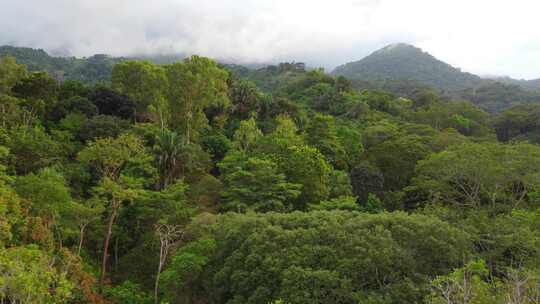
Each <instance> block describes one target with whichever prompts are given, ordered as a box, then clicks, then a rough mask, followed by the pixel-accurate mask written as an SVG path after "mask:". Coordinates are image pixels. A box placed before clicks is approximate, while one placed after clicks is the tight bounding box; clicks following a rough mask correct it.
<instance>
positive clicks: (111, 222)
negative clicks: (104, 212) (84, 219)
mask: <svg viewBox="0 0 540 304" xmlns="http://www.w3.org/2000/svg"><path fill="white" fill-rule="evenodd" d="M117 209H118V207H117V206H116V203H115V202H114V201H113V203H112V211H111V217H110V218H109V224H108V225H107V233H106V234H105V242H104V244H103V258H102V260H101V277H100V279H99V285H100V288H103V284H104V283H105V274H106V271H107V259H108V258H109V243H110V241H111V235H112V227H113V225H114V220H115V217H116V211H117Z"/></svg>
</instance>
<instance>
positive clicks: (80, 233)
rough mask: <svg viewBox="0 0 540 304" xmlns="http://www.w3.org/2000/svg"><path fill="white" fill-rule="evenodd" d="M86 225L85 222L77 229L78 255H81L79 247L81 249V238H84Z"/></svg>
mask: <svg viewBox="0 0 540 304" xmlns="http://www.w3.org/2000/svg"><path fill="white" fill-rule="evenodd" d="M86 225H87V224H84V225H82V226H81V229H80V231H79V247H78V248H77V254H78V255H79V256H80V255H81V249H82V245H83V240H84V230H85V229H86Z"/></svg>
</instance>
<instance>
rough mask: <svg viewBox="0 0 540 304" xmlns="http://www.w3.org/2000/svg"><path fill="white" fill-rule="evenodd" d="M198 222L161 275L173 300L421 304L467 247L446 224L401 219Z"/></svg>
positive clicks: (339, 214)
mask: <svg viewBox="0 0 540 304" xmlns="http://www.w3.org/2000/svg"><path fill="white" fill-rule="evenodd" d="M205 222H206V223H207V224H204V223H205ZM195 223H197V225H196V226H194V227H193V230H191V231H193V232H191V233H194V235H201V237H200V238H198V239H196V240H195V241H193V242H192V243H190V244H188V245H187V246H185V247H183V248H181V249H180V250H179V251H178V252H177V253H176V254H175V255H174V257H173V259H172V262H171V263H170V265H169V266H168V267H167V268H166V270H165V272H164V274H163V279H164V283H165V282H166V283H165V284H164V285H163V286H164V287H165V289H166V294H167V295H168V300H169V301H171V303H196V302H199V301H201V300H203V299H207V298H208V297H210V298H212V299H214V301H216V302H219V303H272V302H273V301H275V300H276V299H281V300H282V301H283V303H313V302H316V303H328V304H330V303H332V304H334V303H421V302H422V300H423V299H424V298H425V297H426V296H427V295H428V293H429V283H430V279H431V278H432V277H435V276H437V275H444V274H446V273H448V272H450V271H451V270H452V269H454V268H456V267H459V266H460V265H461V262H462V259H463V257H464V256H467V255H468V254H469V253H470V245H471V243H470V242H469V239H468V238H469V235H468V234H466V233H464V232H463V231H461V230H459V229H457V228H454V227H452V226H451V225H450V224H448V223H446V222H444V221H441V220H438V219H436V218H434V217H429V216H423V215H407V214H405V213H401V212H396V213H381V214H362V213H359V212H350V211H337V210H336V211H314V212H292V213H273V212H270V213H264V214H261V213H258V214H257V213H252V214H236V213H227V214H224V215H219V216H217V217H214V218H210V219H209V218H208V216H205V217H203V218H201V219H200V220H198V221H195ZM189 231H190V230H188V232H187V233H190V232H189ZM205 231H206V232H205ZM209 239H211V240H212V242H211V244H213V245H214V246H213V247H212V249H211V250H210V249H209V247H210V246H209V243H210V241H207V240H209ZM207 244H208V245H207ZM373 298H378V299H384V301H379V302H375V301H374V302H369V301H368V299H373Z"/></svg>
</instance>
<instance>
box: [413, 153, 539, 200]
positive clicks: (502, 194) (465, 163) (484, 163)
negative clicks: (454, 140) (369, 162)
mask: <svg viewBox="0 0 540 304" xmlns="http://www.w3.org/2000/svg"><path fill="white" fill-rule="evenodd" d="M538 164H540V149H539V148H538V147H537V146H534V145H530V144H516V145H502V144H464V145H460V146H454V147H451V148H450V149H448V150H446V151H443V152H440V153H437V154H432V155H431V156H429V157H428V158H427V159H426V160H423V161H420V162H419V164H418V167H417V169H416V170H417V175H418V177H416V178H415V181H414V186H413V187H414V188H413V189H418V190H420V191H424V192H425V193H428V194H429V197H430V199H431V200H435V201H441V202H445V203H450V204H458V205H465V206H479V205H491V206H493V207H495V206H497V205H499V204H502V206H501V207H506V208H515V207H517V206H518V205H520V204H524V203H526V202H527V201H528V194H529V193H530V192H534V191H535V189H537V187H538V182H537V179H538V170H539V168H537V166H538ZM413 189H411V190H413Z"/></svg>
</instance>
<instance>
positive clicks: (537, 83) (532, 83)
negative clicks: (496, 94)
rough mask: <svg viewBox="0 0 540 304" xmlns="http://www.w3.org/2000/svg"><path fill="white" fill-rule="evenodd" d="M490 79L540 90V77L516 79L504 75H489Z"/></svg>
mask: <svg viewBox="0 0 540 304" xmlns="http://www.w3.org/2000/svg"><path fill="white" fill-rule="evenodd" d="M488 79H490V80H493V81H496V82H501V83H504V84H512V85H518V86H520V87H522V88H524V89H527V90H536V91H539V90H540V78H539V79H531V80H525V79H514V78H511V77H508V76H503V77H488Z"/></svg>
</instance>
